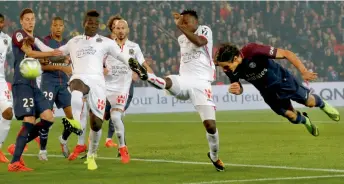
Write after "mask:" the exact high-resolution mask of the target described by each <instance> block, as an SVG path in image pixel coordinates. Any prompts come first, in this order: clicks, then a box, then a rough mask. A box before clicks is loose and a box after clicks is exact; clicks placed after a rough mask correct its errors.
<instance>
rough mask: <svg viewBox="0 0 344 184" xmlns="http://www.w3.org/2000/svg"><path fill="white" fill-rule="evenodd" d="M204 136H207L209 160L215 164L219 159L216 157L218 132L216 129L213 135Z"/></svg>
mask: <svg viewBox="0 0 344 184" xmlns="http://www.w3.org/2000/svg"><path fill="white" fill-rule="evenodd" d="M206 135H207V139H208V144H209V149H210V158H211V159H212V160H213V161H214V162H216V161H217V160H218V159H219V157H218V151H219V131H218V130H217V129H216V132H215V134H209V133H208V132H207V133H206Z"/></svg>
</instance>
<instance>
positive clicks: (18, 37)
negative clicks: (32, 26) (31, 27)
mask: <svg viewBox="0 0 344 184" xmlns="http://www.w3.org/2000/svg"><path fill="white" fill-rule="evenodd" d="M16 38H17V41H18V42H20V41H22V40H23V39H24V37H23V34H21V33H20V32H18V33H17V34H16Z"/></svg>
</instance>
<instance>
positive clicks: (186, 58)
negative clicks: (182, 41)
mask: <svg viewBox="0 0 344 184" xmlns="http://www.w3.org/2000/svg"><path fill="white" fill-rule="evenodd" d="M201 54H202V52H201V51H196V52H192V53H188V52H187V53H183V54H182V56H181V58H182V61H183V62H184V63H188V62H190V61H192V60H196V59H199V58H200V57H201Z"/></svg>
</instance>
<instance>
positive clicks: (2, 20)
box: [0, 13, 5, 32]
mask: <svg viewBox="0 0 344 184" xmlns="http://www.w3.org/2000/svg"><path fill="white" fill-rule="evenodd" d="M4 26H5V17H4V15H3V14H1V13H0V32H1V31H2V29H3V28H4Z"/></svg>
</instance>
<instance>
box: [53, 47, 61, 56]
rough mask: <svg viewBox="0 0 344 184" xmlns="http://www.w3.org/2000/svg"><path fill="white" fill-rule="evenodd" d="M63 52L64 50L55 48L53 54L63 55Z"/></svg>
mask: <svg viewBox="0 0 344 184" xmlns="http://www.w3.org/2000/svg"><path fill="white" fill-rule="evenodd" d="M62 55H63V53H62V51H60V50H58V49H55V50H54V51H52V52H51V56H62Z"/></svg>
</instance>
